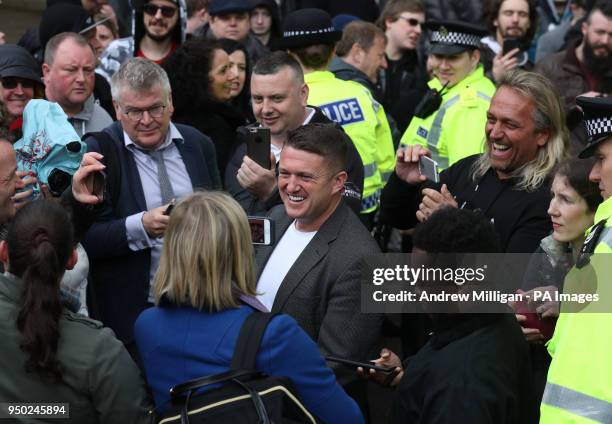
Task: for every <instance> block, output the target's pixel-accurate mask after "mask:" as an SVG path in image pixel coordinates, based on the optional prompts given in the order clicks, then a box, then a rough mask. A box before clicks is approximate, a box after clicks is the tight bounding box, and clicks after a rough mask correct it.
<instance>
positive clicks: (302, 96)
mask: <svg viewBox="0 0 612 424" xmlns="http://www.w3.org/2000/svg"><path fill="white" fill-rule="evenodd" d="M309 90H310V89H309V88H308V84H306V83H304V85H302V88H300V100H301V101H302V106H304V107H306V105H308V93H309V92H310V91H309Z"/></svg>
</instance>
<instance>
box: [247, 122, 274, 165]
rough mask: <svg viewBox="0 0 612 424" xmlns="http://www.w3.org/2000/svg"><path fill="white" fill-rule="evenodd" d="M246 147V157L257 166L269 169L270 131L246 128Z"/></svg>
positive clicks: (267, 129)
mask: <svg viewBox="0 0 612 424" xmlns="http://www.w3.org/2000/svg"><path fill="white" fill-rule="evenodd" d="M248 131H249V132H248V133H247V139H246V145H247V156H248V157H250V158H251V159H253V160H254V161H255V162H256V163H257V164H258V165H259V166H261V167H262V168H265V169H270V168H271V167H272V164H271V163H270V129H269V128H261V127H258V128H248Z"/></svg>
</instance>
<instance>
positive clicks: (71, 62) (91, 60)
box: [42, 32, 113, 137]
mask: <svg viewBox="0 0 612 424" xmlns="http://www.w3.org/2000/svg"><path fill="white" fill-rule="evenodd" d="M95 70H96V56H95V54H94V51H93V49H92V48H91V46H90V45H89V43H88V42H87V40H86V39H85V38H84V37H83V36H82V35H79V34H77V33H74V32H62V33H60V34H57V35H55V36H53V37H52V38H51V39H50V40H49V42H48V43H47V46H46V48H45V62H44V63H43V65H42V71H43V82H44V83H45V96H46V97H47V99H48V100H49V101H52V102H57V104H59V105H60V106H61V108H62V109H63V110H64V112H66V115H68V121H70V123H71V124H72V126H73V127H74V129H75V131H76V132H77V134H78V135H79V136H80V137H82V136H83V135H84V134H86V133H88V132H92V131H100V130H102V129H103V128H104V127H106V126H108V125H110V124H111V123H112V122H113V120H112V118H111V117H110V116H109V114H108V113H107V112H106V111H105V110H104V109H103V108H102V107H101V106H100V105H99V104H98V103H96V101H95V100H94V96H93V89H94V74H95Z"/></svg>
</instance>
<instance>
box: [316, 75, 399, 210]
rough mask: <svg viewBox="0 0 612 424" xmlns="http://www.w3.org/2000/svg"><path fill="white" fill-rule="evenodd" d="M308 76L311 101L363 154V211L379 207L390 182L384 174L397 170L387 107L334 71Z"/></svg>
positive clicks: (366, 90) (360, 154)
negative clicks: (386, 185) (386, 184)
mask: <svg viewBox="0 0 612 424" xmlns="http://www.w3.org/2000/svg"><path fill="white" fill-rule="evenodd" d="M304 78H305V81H306V84H307V85H308V89H309V94H308V104H311V105H314V106H317V107H319V108H320V109H321V110H322V111H323V113H324V114H325V115H326V116H327V117H328V118H329V119H331V120H332V121H334V122H336V123H338V124H339V125H341V126H342V128H343V129H344V131H345V132H346V133H347V134H348V136H349V137H350V138H351V140H353V143H354V144H355V148H356V149H357V151H358V152H359V156H361V161H362V162H363V174H364V181H363V197H362V200H361V212H362V213H368V212H372V211H374V210H376V209H377V208H378V205H379V201H380V192H381V189H382V187H383V185H384V181H386V179H385V180H383V177H384V176H386V175H388V174H390V173H391V172H392V171H393V167H394V164H395V154H394V151H393V140H392V138H391V130H390V129H389V123H388V122H387V118H386V115H385V111H384V109H383V108H382V106H381V105H379V104H378V103H377V102H376V101H375V100H374V99H373V98H372V96H371V94H370V92H369V90H368V89H367V88H365V87H363V86H362V85H361V84H359V83H356V82H353V81H344V80H341V79H338V78H336V77H335V76H334V74H332V73H331V72H327V71H316V72H310V73H308V74H306V75H305V76H304Z"/></svg>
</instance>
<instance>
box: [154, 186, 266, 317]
mask: <svg viewBox="0 0 612 424" xmlns="http://www.w3.org/2000/svg"><path fill="white" fill-rule="evenodd" d="M253 256H254V254H253V246H252V245H251V233H250V227H249V224H248V220H247V217H246V214H245V213H244V211H243V209H242V208H241V207H240V205H239V204H238V203H237V202H236V201H235V200H234V199H232V198H231V197H230V196H229V195H227V194H225V193H221V192H197V193H194V194H192V195H191V196H189V197H188V198H187V199H185V200H183V201H182V202H180V203H179V204H178V205H177V206H176V207H175V208H174V210H173V211H172V215H171V216H170V223H169V225H168V229H167V230H166V234H165V236H164V247H163V249H162V254H161V259H160V261H159V268H158V270H157V273H156V274H155V280H154V294H155V302H156V304H159V301H160V299H161V298H162V296H165V297H166V298H167V299H168V300H169V301H171V302H172V303H175V304H188V305H191V306H192V307H194V308H196V309H199V310H203V309H207V310H208V311H209V312H213V311H220V310H223V309H227V308H237V307H239V306H240V305H239V303H238V296H239V295H241V294H245V295H250V296H254V295H255V287H256V281H255V269H254V264H253Z"/></svg>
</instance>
